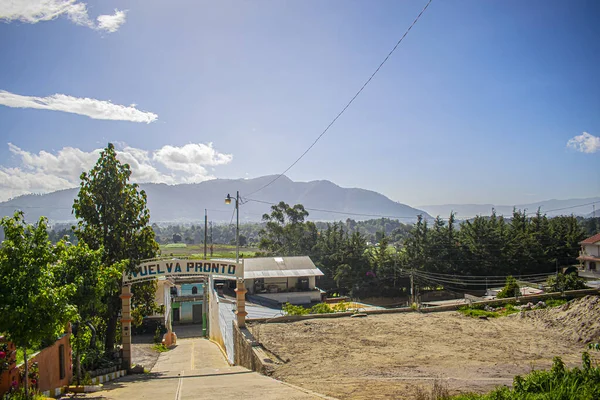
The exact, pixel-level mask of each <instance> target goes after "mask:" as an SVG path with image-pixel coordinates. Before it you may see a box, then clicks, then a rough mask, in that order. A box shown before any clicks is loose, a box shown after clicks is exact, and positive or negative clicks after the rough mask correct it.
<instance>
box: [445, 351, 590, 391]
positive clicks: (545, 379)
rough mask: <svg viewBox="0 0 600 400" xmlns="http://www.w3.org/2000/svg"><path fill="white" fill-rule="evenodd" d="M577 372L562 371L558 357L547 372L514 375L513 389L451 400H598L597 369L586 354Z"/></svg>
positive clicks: (562, 364) (562, 367) (570, 370)
mask: <svg viewBox="0 0 600 400" xmlns="http://www.w3.org/2000/svg"><path fill="white" fill-rule="evenodd" d="M581 358H582V363H581V369H580V368H578V367H575V368H573V369H568V368H565V364H564V362H563V361H562V360H561V358H560V357H554V363H553V365H552V368H551V369H550V370H549V371H533V372H531V373H530V374H527V375H525V376H520V375H517V376H515V378H514V380H513V388H512V389H510V388H507V387H502V388H497V389H495V390H494V391H492V392H490V393H487V394H463V395H459V396H454V397H452V399H454V400H547V399H557V400H559V399H565V400H567V399H569V400H592V399H599V398H600V367H599V366H598V365H597V364H596V366H592V360H591V358H590V355H589V353H587V352H585V353H583V355H582V357H581Z"/></svg>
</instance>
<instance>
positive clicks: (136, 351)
mask: <svg viewBox="0 0 600 400" xmlns="http://www.w3.org/2000/svg"><path fill="white" fill-rule="evenodd" d="M131 339H132V344H131V358H132V362H133V363H134V364H138V365H143V366H144V368H147V369H148V370H151V369H152V368H153V367H154V364H156V360H158V356H159V354H160V353H159V352H158V351H156V350H154V349H153V348H152V346H154V343H153V335H137V336H133V337H132V338H131Z"/></svg>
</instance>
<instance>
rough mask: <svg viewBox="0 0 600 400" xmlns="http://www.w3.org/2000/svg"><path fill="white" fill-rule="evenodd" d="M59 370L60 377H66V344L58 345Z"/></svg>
mask: <svg viewBox="0 0 600 400" xmlns="http://www.w3.org/2000/svg"><path fill="white" fill-rule="evenodd" d="M58 371H59V375H60V379H65V345H64V344H61V345H60V346H58Z"/></svg>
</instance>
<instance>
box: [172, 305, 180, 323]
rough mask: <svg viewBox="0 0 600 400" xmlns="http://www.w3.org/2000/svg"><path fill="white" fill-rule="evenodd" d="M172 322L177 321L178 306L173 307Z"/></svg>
mask: <svg viewBox="0 0 600 400" xmlns="http://www.w3.org/2000/svg"><path fill="white" fill-rule="evenodd" d="M173 322H179V308H174V309H173Z"/></svg>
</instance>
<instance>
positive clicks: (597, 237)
mask: <svg viewBox="0 0 600 400" xmlns="http://www.w3.org/2000/svg"><path fill="white" fill-rule="evenodd" d="M598 242H600V233H598V234H596V235H594V236H590V237H589V238H587V239H585V240H583V241H581V242H579V243H580V244H595V243H598Z"/></svg>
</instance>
